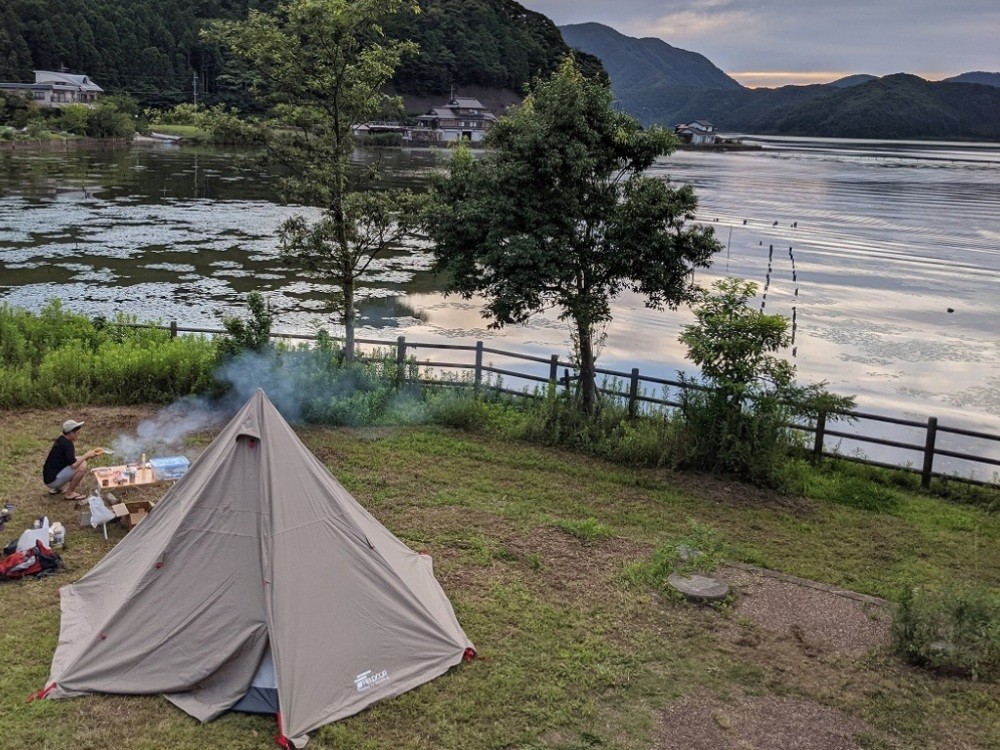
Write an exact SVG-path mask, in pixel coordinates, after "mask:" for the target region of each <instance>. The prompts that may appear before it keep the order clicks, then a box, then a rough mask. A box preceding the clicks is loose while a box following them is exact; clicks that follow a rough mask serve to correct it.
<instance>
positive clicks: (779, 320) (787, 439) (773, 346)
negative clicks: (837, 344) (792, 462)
mask: <svg viewBox="0 0 1000 750" xmlns="http://www.w3.org/2000/svg"><path fill="white" fill-rule="evenodd" d="M713 288H714V290H715V292H716V293H715V294H711V293H709V292H708V291H705V290H702V291H701V292H700V293H699V295H698V296H697V302H696V304H695V307H694V313H695V318H696V320H695V322H694V323H693V324H691V325H688V326H686V327H685V328H684V330H683V332H682V333H681V336H680V340H681V341H682V342H683V343H684V344H685V345H686V346H687V348H688V357H689V358H690V359H691V360H692V361H693V362H694V363H695V364H696V365H698V367H699V368H700V369H701V380H702V382H701V383H700V384H699V383H695V382H691V381H690V380H689V379H688V378H686V377H684V376H682V380H685V382H687V383H688V385H690V386H693V387H690V388H685V389H683V390H682V392H681V406H680V412H681V416H682V419H683V422H684V426H685V430H684V433H685V438H686V439H685V441H684V442H685V443H686V446H687V448H686V451H685V454H684V456H683V459H682V464H683V465H685V466H687V467H690V468H697V469H701V470H705V471H710V472H715V473H724V474H731V475H733V476H735V477H737V478H740V479H745V480H747V481H750V482H753V483H754V484H759V485H765V486H774V487H781V486H783V484H784V481H785V474H786V471H787V462H788V456H789V452H790V450H791V449H792V448H793V447H794V446H796V445H797V444H798V440H799V439H800V438H798V437H797V436H796V435H794V434H793V431H792V430H791V429H790V427H789V424H790V423H791V422H793V421H796V420H802V419H809V418H815V417H816V415H817V414H818V413H819V412H820V411H825V412H827V413H828V414H829V417H828V418H830V419H834V418H836V414H835V413H833V414H830V412H836V411H842V410H847V409H850V408H851V407H852V406H853V405H854V400H853V398H848V397H843V396H835V395H833V394H831V393H829V392H828V391H826V390H825V388H824V386H825V383H820V384H817V385H812V386H805V387H803V386H799V385H796V383H795V380H794V375H795V367H794V366H793V365H792V364H791V363H789V362H788V361H787V360H785V359H782V358H781V357H779V356H777V355H776V352H778V351H780V350H781V349H784V348H786V347H787V346H788V345H789V343H790V335H789V333H788V321H787V320H786V319H785V318H783V317H782V316H780V315H765V314H764V313H763V312H761V311H757V310H754V309H752V308H751V307H750V305H749V302H750V300H751V299H752V298H753V297H754V296H755V295H756V293H757V286H756V284H753V283H752V282H748V281H741V280H739V279H734V278H728V279H723V280H722V281H718V282H716V283H715V284H714V285H713ZM699 385H701V386H704V388H702V389H699V388H698V387H697V386H699Z"/></svg>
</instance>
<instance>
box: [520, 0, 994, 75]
mask: <svg viewBox="0 0 1000 750" xmlns="http://www.w3.org/2000/svg"><path fill="white" fill-rule="evenodd" d="M519 2H520V3H521V4H522V5H523V6H525V7H526V8H529V9H531V10H535V11H538V12H540V13H544V14H545V15H547V16H548V17H549V18H551V19H552V20H553V21H555V22H556V23H557V24H558V25H560V26H562V25H564V24H569V23H584V22H586V21H596V22H598V23H603V24H605V25H607V26H611V27H613V28H615V29H617V30H618V31H620V32H621V33H623V34H626V35H628V36H634V37H646V36H654V37H659V38H661V39H663V40H664V41H665V42H667V43H669V44H672V45H673V46H674V47H680V48H681V49H686V50H691V51H692V52H700V53H701V54H703V55H705V56H706V57H707V58H708V59H709V60H711V61H712V62H713V63H715V64H716V65H717V66H718V67H720V68H722V69H723V70H724V71H726V72H727V73H728V74H729V75H731V76H732V77H733V78H735V79H736V80H738V81H739V82H740V83H742V84H744V85H745V86H780V85H782V84H786V83H795V84H801V83H825V82H828V81H832V80H835V79H837V78H840V77H842V76H844V75H848V74H851V73H871V74H873V75H885V74H888V73H900V72H905V73H915V74H917V75H919V76H922V77H923V78H927V79H929V80H938V79H941V78H946V77H948V76H952V75H957V74H958V73H965V72H967V71H971V70H986V71H1000V0H519Z"/></svg>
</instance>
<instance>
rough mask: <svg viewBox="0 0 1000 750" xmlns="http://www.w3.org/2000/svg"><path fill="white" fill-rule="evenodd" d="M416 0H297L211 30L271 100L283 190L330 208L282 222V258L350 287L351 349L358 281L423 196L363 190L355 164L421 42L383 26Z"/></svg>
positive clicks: (270, 142) (271, 133)
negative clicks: (399, 71)
mask: <svg viewBox="0 0 1000 750" xmlns="http://www.w3.org/2000/svg"><path fill="white" fill-rule="evenodd" d="M404 8H409V9H411V10H413V11H414V12H416V11H417V10H418V9H419V8H418V6H417V5H416V3H415V2H412V1H411V0H364V2H354V1H352V0H287V1H286V2H283V3H281V4H280V5H279V6H278V8H277V10H276V12H275V13H274V14H273V15H271V14H265V13H260V12H257V11H251V12H250V15H249V17H248V18H247V20H246V21H243V22H236V21H232V22H220V23H217V24H215V25H214V26H213V27H212V28H211V30H210V31H209V32H208V33H207V34H206V36H207V38H208V39H210V40H214V41H218V42H221V43H222V44H224V45H225V46H226V47H227V48H228V49H229V50H230V52H231V53H232V54H234V55H235V56H236V57H238V58H239V59H240V60H241V61H242V63H243V64H244V65H245V66H246V67H247V69H248V71H250V72H251V73H252V75H253V78H254V81H255V84H254V88H253V92H254V95H255V97H257V99H258V100H259V101H260V102H262V103H263V104H265V105H266V106H267V107H268V115H267V117H265V118H262V119H261V120H260V129H259V134H260V138H261V140H262V142H263V143H264V144H265V146H266V148H267V155H268V161H269V162H270V163H271V164H272V165H274V166H276V167H279V168H281V169H282V170H283V171H282V174H283V176H282V177H280V178H279V183H280V188H281V193H282V196H283V197H284V198H285V199H286V200H288V201H294V202H298V203H303V204H306V205H309V206H315V207H317V208H320V209H321V210H322V217H321V218H320V220H319V221H317V222H314V223H310V222H308V221H307V220H306V219H305V218H303V217H302V216H297V217H294V218H292V219H290V220H289V221H288V222H287V223H286V224H285V225H284V226H283V227H282V229H281V240H282V255H283V257H284V258H285V259H286V260H287V261H288V262H289V263H291V264H293V265H296V266H298V267H300V268H303V269H305V270H307V271H310V272H313V273H317V274H320V275H322V276H323V277H324V278H326V279H327V280H329V281H332V282H333V283H334V284H335V285H336V286H337V287H338V289H339V290H340V292H341V295H340V298H339V300H336V301H335V302H336V303H339V304H337V307H338V312H339V313H340V316H341V322H342V323H343V324H344V327H345V329H346V338H347V341H346V345H345V355H346V356H347V357H348V358H351V357H353V355H354V327H355V319H356V311H355V295H356V291H357V286H358V280H359V278H360V277H362V276H363V275H364V274H365V273H366V272H367V271H368V269H369V268H370V267H371V264H372V262H373V261H374V259H375V258H376V257H378V256H379V255H380V254H383V253H384V252H385V251H386V250H387V249H388V248H390V247H392V246H393V244H395V243H396V242H398V241H399V240H400V239H401V236H402V235H403V234H405V231H400V229H401V228H402V229H405V228H406V227H407V226H408V225H409V223H410V221H409V219H408V218H407V216H408V213H409V210H410V208H411V207H412V206H414V205H415V204H416V203H417V200H416V198H414V197H413V196H410V195H402V196H396V197H395V198H394V199H386V198H380V197H378V196H364V195H360V194H358V192H357V184H356V180H355V178H354V175H353V173H352V169H351V162H350V157H351V152H352V151H353V149H354V133H353V129H354V127H355V126H357V125H359V124H361V123H364V122H367V121H368V120H370V119H372V118H373V117H374V116H375V115H377V114H378V113H380V112H382V111H384V110H385V108H386V107H387V106H388V105H389V104H390V103H392V100H391V99H390V98H389V97H387V96H386V95H385V94H383V93H382V92H383V90H384V88H385V86H386V84H387V83H388V82H389V80H390V79H391V78H392V75H393V73H394V72H395V70H396V67H397V66H398V65H399V62H400V59H401V58H402V56H403V55H404V54H407V53H408V52H411V51H413V50H414V49H415V45H413V44H412V43H406V42H399V41H393V40H391V39H388V38H386V36H385V34H384V33H383V30H382V26H381V24H382V23H383V21H384V20H385V19H387V18H389V17H390V16H392V15H393V14H395V13H398V12H400V11H401V10H402V9H404Z"/></svg>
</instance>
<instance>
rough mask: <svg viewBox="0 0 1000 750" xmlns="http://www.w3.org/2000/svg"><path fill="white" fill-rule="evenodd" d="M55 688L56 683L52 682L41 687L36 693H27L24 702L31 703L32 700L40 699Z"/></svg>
mask: <svg viewBox="0 0 1000 750" xmlns="http://www.w3.org/2000/svg"><path fill="white" fill-rule="evenodd" d="M55 689H56V683H55V682H53V683H52V684H51V685H49V686H47V687H45V688H43V689H42V690H39V691H38V692H37V693H32V694H31V695H29V696H28V700H26V701H25V703H31V702H32V701H34V700H39V701H40V700H42V699H43V698H47V697H48V695H49V693H51V692H52V691H53V690H55Z"/></svg>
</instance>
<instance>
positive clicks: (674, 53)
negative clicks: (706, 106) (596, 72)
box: [559, 23, 743, 97]
mask: <svg viewBox="0 0 1000 750" xmlns="http://www.w3.org/2000/svg"><path fill="white" fill-rule="evenodd" d="M559 30H560V31H561V32H562V36H563V39H564V40H565V41H566V44H568V45H569V46H570V47H573V48H574V49H578V50H582V51H584V52H588V53H590V54H592V55H594V56H595V57H598V58H600V59H601V61H602V62H603V63H604V69H605V70H607V71H608V75H609V76H611V81H612V88H613V89H614V90H615V93H616V94H617V95H618V96H619V97H628V96H630V95H631V93H632V92H633V91H636V90H646V89H650V88H653V89H655V88H662V87H675V86H692V87H698V88H708V89H741V88H743V87H742V86H741V85H740V84H739V82H737V81H735V80H734V79H732V78H730V77H729V76H728V75H726V74H725V73H724V72H723V71H722V70H720V69H719V68H717V67H716V66H715V65H713V64H712V62H711V61H710V60H709V59H708V58H707V57H705V56H704V55H700V54H698V53H697V52H689V51H687V50H683V49H679V48H677V47H672V46H671V45H669V44H667V43H666V42H665V41H663V40H662V39H656V38H649V37H647V38H644V39H635V38H633V37H629V36H625V35H624V34H621V33H619V32H617V31H615V30H614V29H612V28H611V27H609V26H604V25H602V24H599V23H579V24H571V25H568V26H560V27H559Z"/></svg>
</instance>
